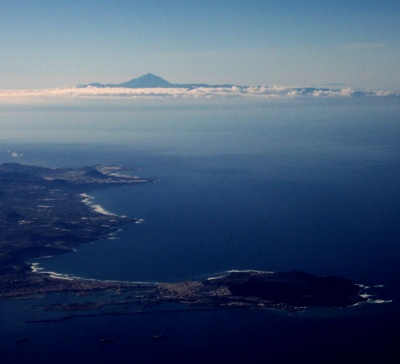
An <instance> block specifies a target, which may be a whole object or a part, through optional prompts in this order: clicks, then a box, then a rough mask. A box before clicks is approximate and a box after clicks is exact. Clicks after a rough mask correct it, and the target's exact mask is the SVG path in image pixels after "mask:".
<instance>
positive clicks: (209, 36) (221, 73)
mask: <svg viewBox="0 0 400 364" xmlns="http://www.w3.org/2000/svg"><path fill="white" fill-rule="evenodd" d="M399 29H400V1H399V0H393V1H385V0H378V1H368V0H359V1H358V0H347V1H341V0H332V1H329V0H325V1H324V0H319V1H312V0H310V1H306V0H304V1H302V0H293V1H290V0H287V1H285V0H277V1H268V0H263V1H261V0H260V1H252V0H245V1H242V0H229V1H224V0H220V1H217V0H215V1H211V0H201V1H192V0H180V1H178V0H175V1H174V0H147V1H135V0H130V1H122V0H119V1H115V0H114V1H73V0H69V1H59V0H51V1H40V0H37V1H33V0H32V1H23V0H20V1H13V0H10V1H6V0H0V40H1V43H0V44H1V52H0V67H1V73H0V89H20V88H45V87H58V86H72V85H76V84H78V83H88V82H95V81H99V82H122V81H126V80H128V79H131V78H134V77H138V76H141V75H142V74H145V73H147V72H151V73H154V74H157V75H160V76H162V77H164V78H166V79H168V80H169V81H171V82H182V83H183V82H207V83H235V84H242V85H249V84H257V85H260V84H266V85H270V84H283V85H315V86H321V85H327V84H332V83H343V84H347V85H349V86H352V87H375V88H383V89H389V90H392V91H399V90H400V30H399Z"/></svg>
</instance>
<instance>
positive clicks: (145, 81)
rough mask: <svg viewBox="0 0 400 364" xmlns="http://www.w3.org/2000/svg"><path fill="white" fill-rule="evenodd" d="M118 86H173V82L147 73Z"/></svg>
mask: <svg viewBox="0 0 400 364" xmlns="http://www.w3.org/2000/svg"><path fill="white" fill-rule="evenodd" d="M116 86H118V87H129V88H146V87H172V84H171V83H170V82H168V81H167V80H164V79H163V78H161V77H159V76H156V75H153V74H152V73H147V74H145V75H143V76H140V77H138V78H134V79H132V80H130V81H128V82H123V83H120V84H117V85H116Z"/></svg>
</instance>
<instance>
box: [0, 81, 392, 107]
mask: <svg viewBox="0 0 400 364" xmlns="http://www.w3.org/2000/svg"><path fill="white" fill-rule="evenodd" d="M352 96H393V94H392V93H390V92H387V91H371V90H366V91H364V92H355V91H354V90H353V89H351V88H341V89H327V88H323V89H320V88H310V87H309V88H301V87H289V86H277V85H273V86H249V87H238V86H232V87H197V88H193V89H189V88H137V89H134V88H123V87H109V88H100V87H91V86H89V87H69V88H53V89H28V90H0V103H24V102H35V101H37V102H42V101H51V100H54V101H62V100H74V99H75V100H78V99H100V100H101V99H139V98H160V97H161V98H180V99H209V98H229V97H230V98H231V97H242V98H243V97H247V98H259V99H274V98H297V97H313V98H317V97H324V98H327V97H352Z"/></svg>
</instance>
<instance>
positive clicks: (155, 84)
mask: <svg viewBox="0 0 400 364" xmlns="http://www.w3.org/2000/svg"><path fill="white" fill-rule="evenodd" d="M88 86H91V87H100V88H104V87H125V88H187V89H190V90H191V89H194V88H197V87H211V88H215V87H232V86H234V85H230V84H221V85H208V84H206V83H171V82H168V81H167V80H165V79H163V78H161V77H159V76H156V75H153V74H151V73H148V74H146V75H144V76H141V77H138V78H134V79H132V80H130V81H127V82H123V83H106V84H104V83H98V82H95V83H89V84H88V85H79V86H78V87H80V88H83V87H88ZM238 87H240V86H238Z"/></svg>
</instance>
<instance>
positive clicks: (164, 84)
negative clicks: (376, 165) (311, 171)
mask: <svg viewBox="0 0 400 364" xmlns="http://www.w3.org/2000/svg"><path fill="white" fill-rule="evenodd" d="M77 87H78V88H85V87H98V88H106V87H112V88H114V87H122V88H185V89H188V90H193V89H196V88H201V87H205V88H219V87H224V88H232V87H237V88H239V89H243V90H245V89H247V88H249V87H250V86H244V85H234V84H216V85H210V84H207V83H171V82H168V81H167V80H165V79H164V78H162V77H159V76H156V75H153V74H151V73H148V74H146V75H143V76H141V77H138V78H134V79H132V80H130V81H127V82H122V83H99V82H94V83H89V84H87V85H78V86H77ZM336 89H337V88H336ZM339 89H340V88H339ZM332 90H334V89H329V88H321V87H318V88H315V87H294V88H293V91H296V92H297V94H298V95H311V94H312V93H313V92H315V91H332ZM372 94H373V93H371V92H360V91H353V93H352V95H353V96H364V95H372Z"/></svg>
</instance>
